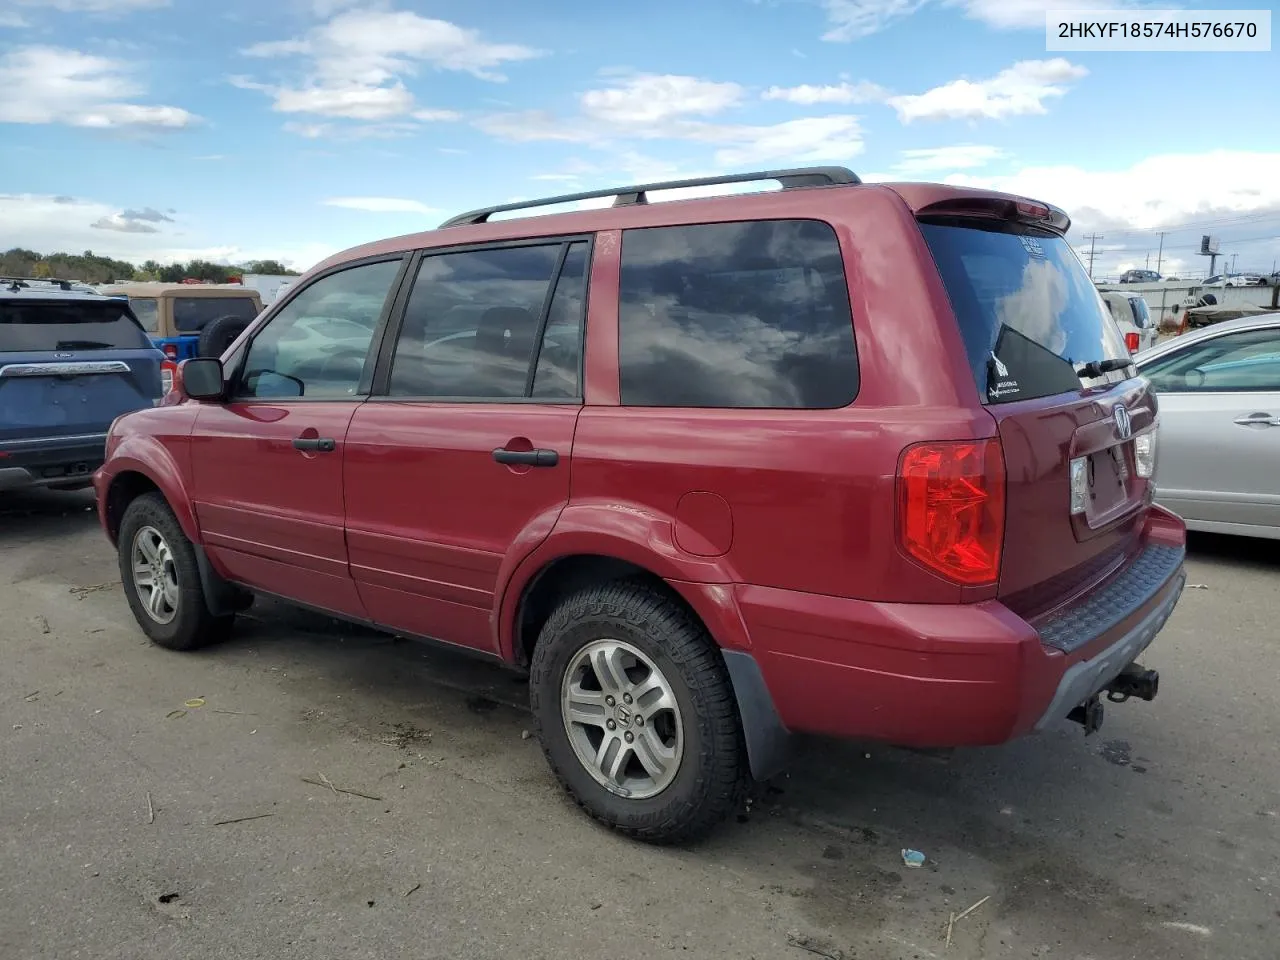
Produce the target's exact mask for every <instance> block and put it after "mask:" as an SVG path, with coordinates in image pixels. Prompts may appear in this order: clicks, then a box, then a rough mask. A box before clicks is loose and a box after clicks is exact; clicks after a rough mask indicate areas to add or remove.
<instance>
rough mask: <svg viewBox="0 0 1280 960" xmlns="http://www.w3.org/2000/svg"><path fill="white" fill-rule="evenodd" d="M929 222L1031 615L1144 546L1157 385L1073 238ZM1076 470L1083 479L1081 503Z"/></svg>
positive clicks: (1010, 558)
mask: <svg viewBox="0 0 1280 960" xmlns="http://www.w3.org/2000/svg"><path fill="white" fill-rule="evenodd" d="M921 229H922V231H923V233H924V236H925V240H926V242H927V243H928V245H929V248H930V250H931V251H932V253H933V257H934V260H935V262H936V263H937V266H938V269H939V272H940V273H941V276H942V280H943V283H944V285H945V287H946V289H947V293H948V296H949V298H950V300H951V304H952V308H953V311H954V313H955V316H956V319H957V321H958V323H959V325H960V331H961V334H962V336H963V339H964V343H965V351H966V353H967V355H968V360H969V365H970V368H971V371H972V374H973V378H974V383H975V385H976V386H977V388H978V393H979V395H980V397H981V398H982V401H983V403H984V404H985V405H986V409H987V411H988V413H990V415H991V416H992V417H993V418H994V419H995V421H996V424H997V427H998V430H999V434H1000V440H1001V445H1002V448H1003V452H1004V458H1005V469H1006V472H1007V501H1006V521H1005V544H1004V554H1003V562H1002V567H1001V576H1000V586H999V596H1000V597H1001V598H1002V599H1003V600H1004V602H1005V603H1006V604H1007V605H1008V606H1010V607H1011V608H1012V609H1014V610H1015V611H1016V612H1018V613H1020V614H1022V615H1023V616H1027V617H1033V618H1034V617H1036V616H1037V615H1040V614H1043V613H1045V612H1047V611H1048V610H1050V609H1052V608H1054V607H1056V606H1058V605H1060V604H1061V603H1063V602H1066V601H1067V600H1069V599H1071V598H1072V597H1074V596H1077V595H1079V593H1080V592H1081V591H1083V590H1085V589H1087V588H1088V587H1090V586H1092V585H1093V584H1095V583H1097V582H1098V581H1099V580H1101V579H1102V578H1103V577H1105V576H1107V575H1108V574H1109V573H1112V572H1114V571H1115V570H1116V569H1117V568H1118V567H1120V566H1121V565H1122V564H1123V563H1124V562H1125V561H1126V559H1132V558H1133V556H1135V555H1136V554H1137V553H1138V551H1139V550H1140V549H1141V546H1142V545H1141V542H1140V539H1141V535H1142V532H1143V529H1144V519H1145V515H1146V512H1147V508H1148V506H1149V504H1150V502H1151V496H1152V490H1153V488H1152V482H1151V480H1150V479H1149V477H1147V476H1141V475H1140V473H1141V472H1144V471H1145V467H1144V471H1140V470H1139V465H1138V463H1137V454H1136V451H1135V438H1136V437H1138V436H1140V435H1142V434H1147V433H1149V432H1150V431H1151V430H1152V429H1153V428H1154V424H1155V413H1156V404H1155V397H1154V395H1153V394H1152V393H1151V391H1150V390H1149V388H1148V386H1147V384H1146V383H1145V382H1144V381H1142V380H1139V379H1136V378H1134V377H1133V373H1134V371H1133V368H1132V367H1131V366H1129V364H1130V363H1131V360H1130V357H1129V352H1128V350H1127V349H1126V348H1125V343H1124V340H1123V338H1122V337H1121V335H1120V332H1119V329H1118V328H1117V326H1116V323H1115V321H1114V319H1113V318H1112V317H1111V315H1110V313H1109V312H1108V310H1107V308H1106V307H1105V305H1104V304H1103V302H1102V299H1101V298H1100V296H1099V294H1098V292H1097V290H1096V288H1095V287H1094V286H1093V284H1092V282H1090V280H1089V278H1088V276H1087V275H1086V273H1085V270H1084V268H1083V266H1082V265H1081V264H1080V261H1079V259H1078V258H1077V257H1076V255H1075V253H1074V251H1073V250H1072V249H1071V247H1070V246H1069V244H1068V243H1067V241H1066V240H1065V239H1064V238H1063V237H1061V236H1060V235H1058V234H1056V233H1054V232H1052V231H1050V230H1047V229H1042V228H1039V227H1036V226H1032V225H1029V224H1025V223H1024V224H1019V223H1015V222H1010V221H1005V220H995V219H977V218H974V219H962V218H958V217H949V218H924V219H923V220H922V224H921ZM1091 363H1097V364H1101V367H1102V369H1099V368H1098V367H1097V366H1095V367H1093V368H1092V369H1090V368H1089V366H1088V365H1089V364H1091ZM1112 366H1114V367H1116V369H1114V370H1108V369H1107V368H1108V367H1112ZM1148 442H1149V438H1148V439H1147V440H1143V441H1142V443H1143V444H1144V445H1145V444H1146V443H1148ZM1073 462H1074V466H1073ZM1073 471H1074V472H1075V476H1076V482H1077V484H1081V483H1083V484H1084V490H1083V498H1082V499H1081V498H1080V496H1079V495H1077V498H1076V501H1075V502H1074V503H1073V495H1072V494H1073V489H1072V484H1073Z"/></svg>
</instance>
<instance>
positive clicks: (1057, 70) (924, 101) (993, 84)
mask: <svg viewBox="0 0 1280 960" xmlns="http://www.w3.org/2000/svg"><path fill="white" fill-rule="evenodd" d="M1088 73H1089V71H1088V70H1086V69H1085V68H1084V67H1081V66H1077V65H1076V64H1073V63H1070V62H1069V61H1067V60H1065V59H1063V58H1062V57H1055V58H1054V59H1052V60H1022V61H1019V62H1018V63H1015V64H1014V65H1013V66H1011V67H1009V68H1007V69H1005V70H1001V71H1000V72H999V73H997V74H996V75H995V76H994V77H990V78H989V79H986V80H967V79H964V78H961V79H959V80H952V81H951V82H950V83H945V84H943V85H942V86H939V87H934V88H933V89H931V90H926V91H925V92H924V93H920V94H904V95H901V96H894V97H890V98H889V100H888V103H889V105H890V106H892V107H893V108H894V109H895V110H897V111H898V118H899V119H900V120H901V121H902V122H903V123H911V122H912V121H914V120H981V119H987V120H1000V119H1004V118H1006V117H1015V116H1020V115H1023V114H1036V113H1045V112H1046V109H1045V101H1046V100H1049V99H1052V98H1055V97H1061V96H1063V95H1064V94H1065V93H1066V92H1067V85H1068V84H1070V83H1071V82H1072V81H1074V80H1079V79H1080V78H1082V77H1084V76H1087V75H1088Z"/></svg>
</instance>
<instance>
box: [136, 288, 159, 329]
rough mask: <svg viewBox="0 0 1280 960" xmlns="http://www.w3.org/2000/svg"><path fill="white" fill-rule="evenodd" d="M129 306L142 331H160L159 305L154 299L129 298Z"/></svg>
mask: <svg viewBox="0 0 1280 960" xmlns="http://www.w3.org/2000/svg"><path fill="white" fill-rule="evenodd" d="M129 306H131V307H132V308H133V315H134V316H135V317H137V318H138V322H139V323H140V324H142V329H143V330H145V331H147V333H158V332H159V331H160V303H159V301H158V300H156V298H155V297H130V298H129Z"/></svg>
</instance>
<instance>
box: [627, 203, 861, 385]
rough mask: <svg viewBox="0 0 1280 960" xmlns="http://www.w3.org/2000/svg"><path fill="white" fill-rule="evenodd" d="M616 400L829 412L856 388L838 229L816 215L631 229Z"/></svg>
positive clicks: (853, 355)
mask: <svg viewBox="0 0 1280 960" xmlns="http://www.w3.org/2000/svg"><path fill="white" fill-rule="evenodd" d="M618 325H619V361H620V380H621V391H622V398H621V399H622V403H623V404H625V405H630V406H660V407H717V408H725V407H729V408H733V407H736V408H783V409H785V408H791V409H806V408H807V409H829V408H834V407H842V406H845V405H847V404H849V403H850V402H852V401H853V399H854V397H855V396H856V395H857V393H858V361H857V355H856V351H855V348H854V338H853V320H852V317H851V314H850V309H849V291H848V287H847V285H846V281H845V275H844V264H843V261H842V259H841V255H840V245H839V242H838V241H837V239H836V235H835V232H834V231H833V230H832V228H831V227H830V226H829V225H828V224H826V223H821V222H818V221H814V220H767V221H750V222H745V223H716V224H702V225H697V226H683V227H653V228H646V229H640V230H628V231H625V232H624V233H623V239H622V269H621V279H620V290H619V318H618Z"/></svg>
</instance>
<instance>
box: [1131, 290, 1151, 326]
mask: <svg viewBox="0 0 1280 960" xmlns="http://www.w3.org/2000/svg"><path fill="white" fill-rule="evenodd" d="M1129 306H1131V307H1133V319H1134V321H1135V322H1136V323H1137V324H1138V327H1139V329H1142V330H1146V329H1147V328H1148V327H1150V326H1151V310H1150V309H1149V308H1148V307H1147V301H1146V300H1144V299H1142V297H1130V298H1129Z"/></svg>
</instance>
